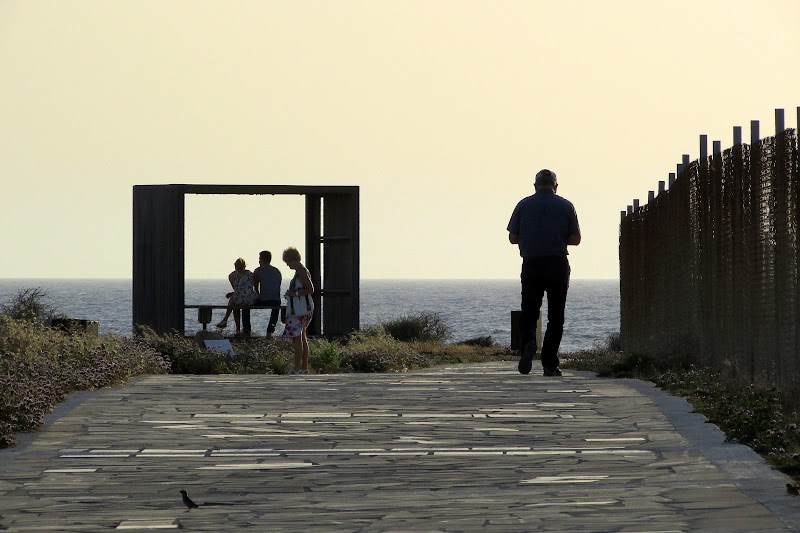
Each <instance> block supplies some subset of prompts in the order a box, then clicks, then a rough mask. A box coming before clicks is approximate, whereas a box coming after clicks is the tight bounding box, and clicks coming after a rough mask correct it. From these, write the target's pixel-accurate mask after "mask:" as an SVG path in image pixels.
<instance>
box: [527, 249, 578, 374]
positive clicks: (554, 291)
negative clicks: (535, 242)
mask: <svg viewBox="0 0 800 533" xmlns="http://www.w3.org/2000/svg"><path fill="white" fill-rule="evenodd" d="M569 275H570V268H569V261H568V260H567V258H566V257H562V256H551V257H525V258H523V259H522V275H521V276H520V278H521V280H522V306H521V307H522V317H521V320H520V322H521V323H520V330H521V331H520V340H521V341H522V349H523V350H524V349H525V346H526V345H527V344H528V343H529V342H534V343H535V342H536V323H537V322H538V321H539V312H540V309H541V307H542V298H543V297H544V294H545V293H547V329H546V331H545V334H544V340H543V341H542V366H543V367H544V368H545V369H547V368H551V369H554V368H557V367H558V364H559V361H558V347H559V345H560V344H561V336H562V334H563V333H564V308H565V306H566V303H567V290H568V289H569Z"/></svg>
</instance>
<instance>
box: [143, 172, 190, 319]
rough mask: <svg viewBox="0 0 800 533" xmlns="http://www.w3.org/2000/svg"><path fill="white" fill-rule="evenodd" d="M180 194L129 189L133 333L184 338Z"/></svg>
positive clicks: (171, 188)
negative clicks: (142, 331) (147, 329)
mask: <svg viewBox="0 0 800 533" xmlns="http://www.w3.org/2000/svg"><path fill="white" fill-rule="evenodd" d="M183 230H184V190H183V188H182V187H180V186H177V185H136V186H134V187H133V329H134V332H135V330H136V326H139V325H143V326H149V327H151V328H153V330H155V331H156V332H157V333H166V332H169V331H173V330H174V331H179V332H181V333H183V317H184V311H183V299H184V264H183V258H184V231H183Z"/></svg>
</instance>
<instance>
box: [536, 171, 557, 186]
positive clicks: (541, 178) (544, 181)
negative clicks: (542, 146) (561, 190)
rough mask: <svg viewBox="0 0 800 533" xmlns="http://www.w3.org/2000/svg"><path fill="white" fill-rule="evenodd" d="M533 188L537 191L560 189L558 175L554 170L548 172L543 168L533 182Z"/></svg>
mask: <svg viewBox="0 0 800 533" xmlns="http://www.w3.org/2000/svg"><path fill="white" fill-rule="evenodd" d="M533 186H534V187H536V189H542V188H544V189H553V190H556V188H557V187H558V180H557V179H556V173H555V172H553V171H552V170H548V169H546V168H543V169H542V170H540V171H539V172H537V173H536V178H535V179H534V180H533Z"/></svg>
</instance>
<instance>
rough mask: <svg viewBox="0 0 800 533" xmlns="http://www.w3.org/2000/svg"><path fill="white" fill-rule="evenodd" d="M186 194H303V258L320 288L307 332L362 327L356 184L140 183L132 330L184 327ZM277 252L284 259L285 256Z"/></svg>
mask: <svg viewBox="0 0 800 533" xmlns="http://www.w3.org/2000/svg"><path fill="white" fill-rule="evenodd" d="M187 194H225V195H227V194H259V195H263V194H270V195H276V194H294V195H304V196H305V200H306V209H305V227H306V242H305V253H304V254H303V263H304V264H305V265H306V266H307V267H308V269H309V270H310V271H311V277H312V281H313V282H314V287H315V288H316V289H317V290H316V292H315V294H314V304H315V306H316V309H317V312H316V313H315V316H314V320H313V321H312V323H311V326H310V328H309V333H311V334H312V335H320V334H321V335H324V336H326V337H335V336H338V335H344V334H346V333H349V332H350V331H353V330H355V329H358V328H359V280H360V273H359V198H358V195H359V188H358V187H357V186H324V185H323V186H313V185H311V186H301V185H135V186H134V187H133V327H134V330H135V329H136V326H137V325H147V326H150V327H151V328H153V329H154V330H155V331H156V332H158V333H165V332H168V331H173V330H174V331H179V332H181V333H183V332H184V307H183V306H184V279H185V278H184V222H185V221H184V214H185V201H184V200H185V196H186V195H187ZM323 228H324V234H323ZM276 255H277V257H278V258H280V253H278V254H276ZM320 274H321V276H320ZM320 310H321V312H320ZM320 318H321V321H320Z"/></svg>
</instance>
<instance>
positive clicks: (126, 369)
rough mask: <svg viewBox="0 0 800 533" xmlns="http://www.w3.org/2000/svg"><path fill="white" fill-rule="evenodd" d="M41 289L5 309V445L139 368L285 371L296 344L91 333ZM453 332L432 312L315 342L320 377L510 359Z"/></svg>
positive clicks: (1, 336)
mask: <svg viewBox="0 0 800 533" xmlns="http://www.w3.org/2000/svg"><path fill="white" fill-rule="evenodd" d="M47 300H48V298H47V295H46V294H45V293H44V291H42V290H41V289H26V290H24V291H21V292H20V293H18V294H17V295H15V296H14V297H12V298H11V300H10V301H9V302H7V303H5V304H3V305H2V306H0V448H3V447H8V446H12V445H13V444H14V443H15V437H14V436H15V435H17V434H20V433H23V432H28V431H35V430H36V429H37V428H39V427H40V426H41V425H42V423H43V422H44V418H45V416H46V415H47V414H48V413H50V412H51V411H52V410H53V409H54V408H55V406H56V405H58V403H60V402H62V401H63V400H64V399H65V398H66V397H67V395H68V394H70V393H72V392H76V391H84V390H93V389H98V388H102V387H108V386H113V385H118V384H121V383H124V382H125V381H127V380H129V379H131V378H133V377H135V376H138V375H142V374H168V373H174V374H286V373H287V372H288V371H289V370H291V369H292V365H293V359H294V352H293V350H292V345H291V342H289V341H288V340H284V339H280V338H272V339H267V338H253V337H250V338H244V337H243V338H235V339H233V340H232V345H233V348H234V355H233V356H229V355H227V354H225V353H222V352H218V351H212V350H206V349H205V348H203V347H201V346H200V345H199V344H198V343H197V342H196V341H195V339H193V338H188V337H185V336H183V335H181V334H178V333H171V334H157V333H155V332H154V331H153V330H151V329H148V328H141V329H140V330H139V331H138V332H137V335H135V336H132V337H130V338H129V337H124V336H120V335H112V334H106V335H99V336H98V335H92V334H89V333H86V332H85V331H83V330H80V329H75V330H71V331H64V330H63V329H59V328H55V327H51V326H50V325H49V319H51V318H55V317H57V313H56V312H55V311H54V309H53V308H52V306H50V305H49V304H48V302H47ZM449 336H450V331H449V329H448V328H447V326H446V324H445V323H444V321H443V320H442V319H441V317H440V316H439V315H436V314H429V313H428V314H419V315H413V316H410V317H401V318H398V319H396V320H393V321H391V322H387V323H385V324H379V325H376V326H372V327H369V328H365V329H363V330H360V331H356V332H354V333H352V334H351V335H348V336H347V337H344V338H340V339H334V340H330V339H311V342H310V346H309V348H310V357H309V360H310V365H311V369H312V372H314V373H337V372H406V371H409V370H413V369H417V368H425V367H429V366H433V365H439V364H452V363H467V362H481V361H491V360H497V359H498V358H505V357H512V353H511V351H510V350H509V349H508V348H506V347H502V346H499V345H497V344H496V343H494V342H493V341H492V339H491V337H480V338H477V339H471V340H468V341H462V342H461V343H457V344H446V343H444V342H443V341H444V339H446V338H448V337H449Z"/></svg>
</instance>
